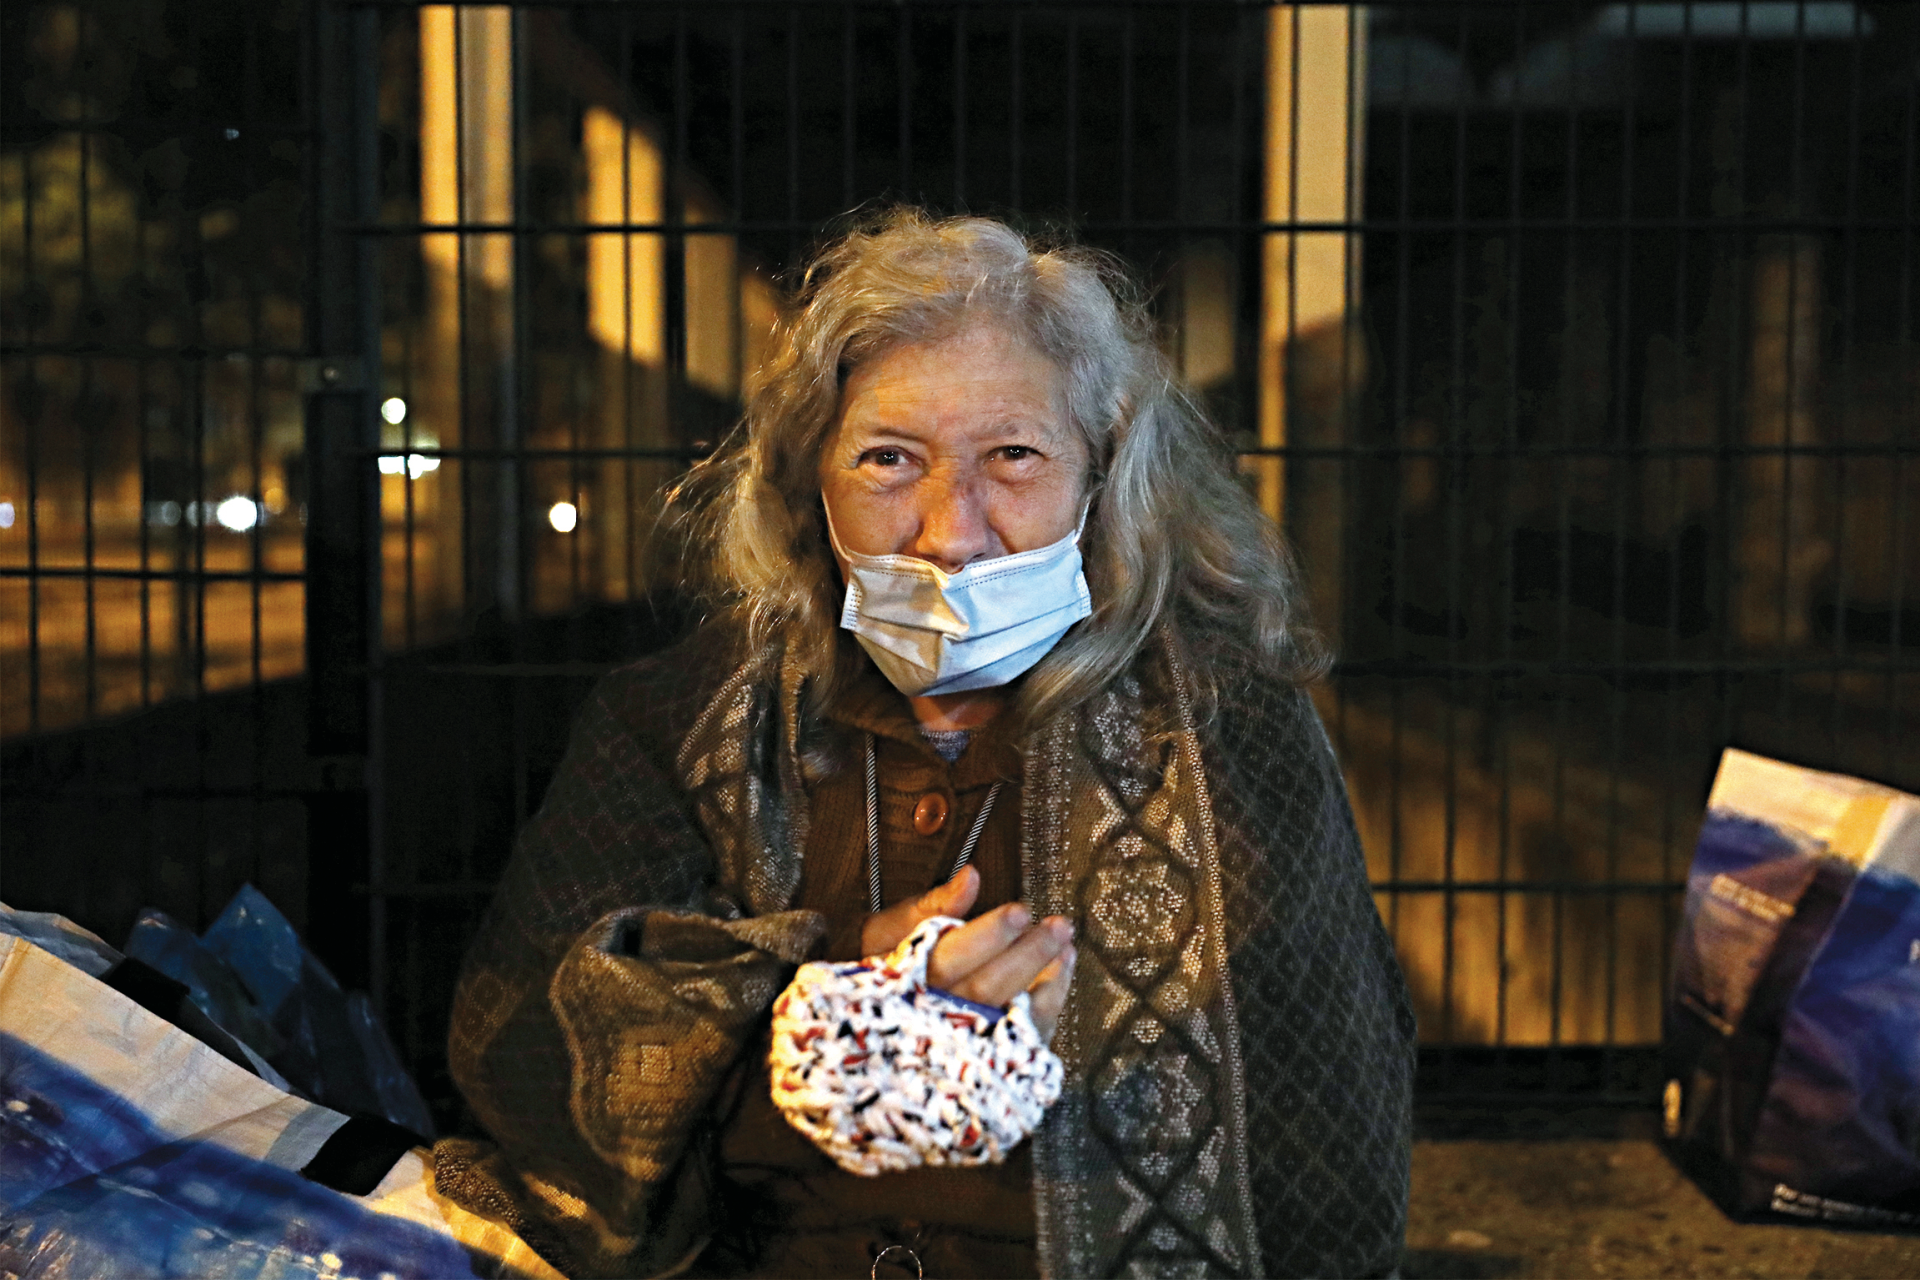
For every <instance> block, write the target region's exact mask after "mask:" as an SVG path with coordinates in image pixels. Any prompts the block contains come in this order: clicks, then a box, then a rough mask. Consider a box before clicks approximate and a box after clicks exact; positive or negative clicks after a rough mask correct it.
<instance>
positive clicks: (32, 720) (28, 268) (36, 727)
mask: <svg viewBox="0 0 1920 1280" xmlns="http://www.w3.org/2000/svg"><path fill="white" fill-rule="evenodd" d="M35 199H36V191H35V183H34V172H33V152H32V151H31V150H29V149H25V148H23V149H22V150H21V151H20V248H21V252H22V258H21V262H22V266H23V267H24V268H25V270H24V272H23V274H24V275H25V277H26V278H25V280H24V281H23V282H22V283H24V284H25V285H26V286H27V288H29V289H32V288H34V286H35V283H36V282H35V280H34V276H35V274H36V272H35V267H36V266H37V265H38V263H39V260H40V254H39V246H38V244H37V243H36V236H35V233H36V231H37V227H36V226H35V219H34V216H33V215H34V203H35ZM26 316H27V345H28V346H29V347H30V348H33V349H34V350H36V351H37V350H38V348H39V346H40V340H39V339H40V333H39V319H38V316H37V315H36V312H35V309H34V308H27V309H26ZM40 370H41V361H40V357H39V356H37V355H34V356H29V357H28V358H27V381H28V384H29V385H30V386H31V387H32V388H33V394H32V395H31V396H29V397H28V398H27V399H28V403H27V404H26V405H25V406H24V409H25V411H24V412H23V413H22V414H21V415H20V416H21V418H22V419H23V424H22V425H23V426H24V427H25V428H26V430H25V433H24V434H25V436H26V448H25V453H26V464H27V492H26V507H27V509H26V510H25V511H24V512H22V513H21V514H20V515H19V516H17V517H15V518H16V519H24V520H25V521H26V525H27V733H28V734H29V735H30V736H33V737H38V736H39V733H40V696H41V695H40V680H41V670H40V515H41V510H40V424H41V419H42V416H43V415H44V414H45V412H46V402H47V396H46V386H45V382H44V381H43V380H42V378H41V376H40Z"/></svg>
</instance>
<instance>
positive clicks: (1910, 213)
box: [1882, 30, 1920, 773]
mask: <svg viewBox="0 0 1920 1280" xmlns="http://www.w3.org/2000/svg"><path fill="white" fill-rule="evenodd" d="M1908 56H1909V58H1910V59H1917V60H1920V30H1916V31H1915V33H1914V39H1913V46H1912V48H1911V50H1910V51H1909V55H1908ZM1904 132H1905V148H1904V149H1905V155H1904V157H1903V161H1904V162H1903V163H1902V164H1901V166H1900V172H1901V173H1902V174H1903V175H1904V183H1905V190H1904V191H1903V192H1902V193H1901V210H1902V214H1901V218H1900V226H1901V236H1900V271H1899V273H1898V275H1897V276H1896V278H1897V279H1898V280H1899V281H1900V286H1899V304H1898V306H1897V308H1896V314H1897V315H1898V316H1899V323H1898V326H1897V330H1896V332H1897V334H1898V336H1897V338H1896V340H1895V343H1894V350H1896V351H1898V352H1902V353H1904V354H1905V356H1906V358H1907V359H1908V360H1909V361H1911V360H1912V359H1913V358H1914V356H1915V355H1916V347H1917V346H1920V333H1916V331H1915V315H1914V312H1915V293H1914V281H1915V278H1916V275H1920V78H1912V79H1909V80H1908V81H1907V119H1906V127H1905V131H1904ZM1901 399H1902V402H1903V403H1902V406H1901V408H1902V412H1901V413H1899V414H1898V415H1897V416H1896V417H1895V419H1894V422H1895V430H1894V433H1893V440H1892V441H1891V444H1892V447H1893V449H1894V457H1893V469H1894V474H1893V503H1894V506H1893V520H1892V525H1893V527H1892V529H1890V530H1889V531H1888V536H1889V538H1890V539H1891V540H1892V543H1893V557H1892V558H1893V564H1892V566H1891V569H1890V571H1889V573H1888V575H1887V577H1888V581H1889V583H1891V587H1890V590H1889V593H1888V594H1889V596H1890V597H1891V598H1890V599H1889V600H1888V601H1887V615H1888V620H1889V624H1890V625H1889V628H1888V632H1889V633H1888V636H1887V649H1888V652H1889V653H1899V652H1900V647H1901V645H1902V644H1904V643H1907V641H1906V638H1905V637H1904V636H1903V634H1902V632H1903V630H1904V629H1905V621H1906V618H1905V614H1906V606H1907V594H1906V591H1907V572H1908V569H1907V548H1908V546H1909V538H1910V534H1909V532H1908V530H1909V528H1910V525H1909V513H1910V512H1911V510H1912V493H1913V485H1912V484H1911V483H1910V482H1909V480H1908V476H1909V475H1910V474H1911V472H1912V469H1913V458H1912V454H1911V452H1910V451H1909V450H1908V449H1907V448H1905V447H1904V446H1910V445H1912V444H1913V443H1914V442H1915V441H1916V438H1920V434H1917V433H1916V430H1915V427H1916V423H1920V380H1916V379H1912V378H1909V379H1907V382H1906V389H1905V392H1904V394H1903V395H1902V397H1901ZM1900 693H1901V683H1900V678H1899V676H1898V675H1896V674H1895V672H1894V664H1893V663H1888V664H1887V678H1886V693H1885V696H1884V698H1883V701H1884V702H1885V703H1886V708H1887V715H1886V729H1885V733H1884V735H1883V737H1882V741H1883V742H1884V744H1885V746H1884V748H1883V757H1882V758H1883V760H1884V761H1885V763H1884V765H1883V768H1884V769H1885V770H1886V771H1887V772H1888V773H1891V772H1892V770H1893V762H1894V755H1895V750H1896V744H1898V743H1900V742H1901V740H1902V734H1901V732H1900V725H1901V722H1900Z"/></svg>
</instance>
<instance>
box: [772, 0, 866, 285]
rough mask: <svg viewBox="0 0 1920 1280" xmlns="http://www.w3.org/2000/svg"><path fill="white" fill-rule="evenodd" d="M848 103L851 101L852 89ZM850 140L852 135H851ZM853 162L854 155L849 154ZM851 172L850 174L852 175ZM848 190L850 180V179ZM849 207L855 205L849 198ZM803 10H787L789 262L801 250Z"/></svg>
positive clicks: (850, 66) (849, 61) (850, 68)
mask: <svg viewBox="0 0 1920 1280" xmlns="http://www.w3.org/2000/svg"><path fill="white" fill-rule="evenodd" d="M847 22H848V24H849V26H848V31H849V39H850V38H851V31H852V27H851V24H852V22H853V14H852V10H851V9H849V10H848V14H847ZM846 66H847V75H848V77H849V80H848V83H849V85H850V84H851V83H852V81H851V77H852V74H853V59H852V55H851V46H849V53H848V57H847V63H846ZM848 92H849V101H851V92H852V91H851V89H849V90H848ZM849 136H851V135H849ZM847 154H848V158H849V160H851V158H852V154H853V153H852V151H851V150H849V151H848V153H847ZM852 172H853V170H852V168H851V167H849V168H848V170H847V173H848V174H849V175H851V174H852ZM848 189H849V190H851V189H852V188H851V178H850V177H849V187H848ZM848 203H852V200H851V197H849V200H848ZM800 237H801V231H800V7H799V6H798V5H793V6H791V7H789V8H788V9H787V261H789V262H792V261H793V260H794V259H795V258H797V257H798V256H799V249H800Z"/></svg>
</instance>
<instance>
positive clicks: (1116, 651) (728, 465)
mask: <svg viewBox="0 0 1920 1280" xmlns="http://www.w3.org/2000/svg"><path fill="white" fill-rule="evenodd" d="M982 319H984V320H989V321H991V322H993V323H996V324H998V325H1001V326H1003V327H1005V328H1006V329H1007V330H1008V331H1009V332H1011V333H1014V334H1017V335H1019V336H1020V337H1022V338H1024V339H1026V340H1027V341H1028V342H1029V343H1031V344H1032V345H1033V346H1034V347H1035V349H1037V350H1039V351H1040V352H1042V353H1044V354H1045V355H1046V356H1048V357H1049V358H1050V359H1051V360H1053V361H1054V363H1055V364H1056V365H1058V366H1059V368H1060V369H1062V370H1063V371H1064V372H1065V374H1066V378H1065V382H1066V394H1067V412H1068V416H1069V418H1070V419H1071V422H1072V425H1073V426H1074V428H1076V429H1077V430H1078V431H1079V432H1080V434H1081V436H1082V437H1083V438H1084V440H1085V441H1086V445H1087V455H1088V457H1089V458H1090V459H1091V463H1090V467H1089V474H1088V476H1087V481H1086V483H1087V496H1088V498H1089V499H1090V508H1089V512H1088V516H1087V524H1086V531H1085V534H1084V535H1083V538H1082V542H1081V547H1082V555H1083V558H1084V561H1085V565H1086V575H1087V584H1088V586H1089V588H1090V589H1091V591H1092V594H1093V604H1094V611H1093V616H1092V617H1091V618H1088V619H1087V620H1085V621H1084V622H1082V623H1080V624H1078V625H1077V626H1075V627H1074V628H1073V629H1072V630H1071V631H1069V632H1068V633H1067V635H1066V636H1065V637H1064V638H1063V639H1062V640H1061V642H1060V643H1059V644H1058V645H1056V646H1055V647H1054V649H1053V651H1052V652H1051V653H1049V654H1048V655H1047V657H1046V658H1044V659H1043V660H1042V661H1041V662H1040V663H1039V664H1038V665H1037V666H1035V667H1034V668H1033V670H1032V671H1031V672H1030V673H1029V674H1028V675H1027V678H1026V680H1025V682H1024V684H1023V686H1022V687H1021V689H1020V691H1019V695H1018V698H1017V700H1016V702H1015V704H1014V707H1013V712H1014V714H1016V715H1017V716H1019V717H1020V718H1021V722H1022V723H1023V724H1028V725H1032V724H1038V723H1040V722H1041V720H1043V719H1045V718H1046V717H1048V716H1050V715H1052V714H1053V713H1055V712H1058V711H1060V710H1063V709H1065V708H1068V707H1072V706H1075V705H1077V704H1078V703H1080V702H1081V701H1083V700H1085V699H1086V698H1088V697H1090V696H1091V695H1092V694H1094V693H1095V692H1097V691H1098V690H1099V689H1100V688H1101V687H1102V686H1103V685H1105V684H1106V683H1107V682H1108V681H1110V680H1111V679H1113V678H1114V677H1115V676H1116V675H1118V674H1119V673H1121V672H1123V671H1125V670H1127V669H1128V667H1129V666H1130V665H1131V664H1132V663H1133V661H1134V659H1135V658H1136V657H1137V656H1138V655H1139V653H1140V652H1141V650H1142V649H1143V648H1144V647H1145V646H1146V645H1148V644H1149V643H1150V642H1151V641H1152V638H1153V636H1154V634H1155V632H1156V630H1157V629H1158V628H1159V627H1160V626H1161V624H1162V623H1163V622H1165V621H1167V620H1169V619H1175V620H1177V626H1176V630H1177V633H1178V636H1179V639H1180V642H1181V643H1182V645H1183V647H1184V648H1186V649H1188V650H1190V651H1194V652H1196V654H1198V655H1202V656H1201V660H1200V661H1197V662H1195V663H1193V664H1191V665H1192V666H1193V668H1194V670H1193V675H1195V676H1196V677H1198V678H1199V685H1200V689H1199V691H1200V693H1201V694H1202V695H1203V698H1204V699H1205V703H1206V706H1207V707H1208V708H1209V709H1210V705H1211V701H1212V699H1211V694H1212V692H1213V691H1212V688H1211V682H1210V681H1209V680H1208V678H1207V677H1208V672H1209V669H1210V667H1211V665H1212V664H1211V663H1209V662H1207V661H1206V660H1205V658H1204V656H1203V655H1204V654H1205V653H1206V652H1208V651H1210V650H1217V649H1218V648H1219V647H1221V646H1223V645H1224V646H1226V647H1227V648H1230V649H1232V650H1235V651H1238V652H1239V654H1240V655H1241V656H1243V657H1244V658H1245V659H1247V660H1250V661H1251V662H1252V663H1253V664H1254V665H1256V666H1258V667H1261V668H1265V669H1266V670H1268V671H1270V672H1272V673H1273V674H1275V675H1278V676H1280V677H1282V678H1285V679H1289V680H1293V681H1296V682H1305V681H1307V680H1310V679H1312V678H1314V677H1316V676H1318V675H1319V674H1320V673H1321V672H1322V671H1324V669H1325V666H1326V658H1325V655H1324V652H1323V650H1322V648H1321V646H1320V644H1319V643H1318V641H1317V639H1316V638H1315V637H1314V636H1313V635H1312V633H1311V632H1310V631H1309V630H1308V629H1307V627H1306V625H1305V622H1304V618H1303V611H1302V607H1301V601H1300V591H1299V587H1298V580H1297V578H1296V576H1295V573H1294V571H1293V563H1292V557H1291V555H1290V553H1289V551H1288V549H1287V546H1286V543H1285V541H1284V540H1283V538H1282V537H1281V535H1280V532H1279V530H1278V529H1276V528H1275V527H1274V524H1273V522H1272V521H1271V520H1270V519H1268V518H1267V516H1266V515H1265V514H1264V513H1263V512H1261V510H1260V509H1259V507H1258V506H1257V505H1256V504H1255V503H1254V501H1253V499H1252V498H1251V496H1250V495H1249V494H1248V492H1247V490H1246V489H1245V488H1244V487H1243V486H1242V485H1241V483H1240V482H1239V480H1238V478H1237V477H1236V476H1235V475H1234V472H1233V469H1232V459H1231V455H1230V453H1229V452H1228V450H1227V448H1226V445H1225V441H1224V439H1223V437H1222V436H1221V433H1220V432H1219V431H1218V430H1216V429H1215V428H1214V427H1213V426H1212V424H1211V423H1209V422H1208V421H1207V419H1206V416H1205V415H1204V413H1203V412H1202V411H1201V410H1200V408H1199V406H1198V405H1197V404H1196V403H1195V401H1194V400H1193V398H1192V397H1191V396H1190V395H1189V394H1188V393H1187V391H1186V390H1185V389H1184V388H1183V387H1182V386H1181V385H1180V384H1179V382H1178V381H1177V379H1176V378H1175V377H1174V376H1173V374H1172V371H1171V367H1170V366H1169V364H1168V362H1167V359H1166V357H1165V356H1164V355H1163V354H1162V353H1161V351H1160V349H1159V347H1158V345H1157V343H1156V342H1155V339H1154V327H1153V323H1152V320H1151V318H1150V316H1149V315H1148V313H1147V310H1146V307H1145V305H1144V300H1143V297H1142V293H1141V290H1140V289H1139V287H1138V286H1137V285H1136V284H1135V283H1134V282H1133V280H1132V278H1131V277H1130V275H1129V274H1128V272H1127V271H1126V270H1125V268H1124V267H1122V266H1121V264H1120V263H1119V261H1118V260H1117V259H1115V258H1113V257H1111V256H1110V255H1107V254H1103V253H1100V252H1098V251H1095V250H1090V249H1086V248H1082V247H1076V246H1071V245H1052V246H1042V245H1038V244H1034V243H1030V242H1029V241H1028V240H1027V239H1025V238H1023V237H1022V236H1021V235H1020V234H1019V233H1018V232H1016V231H1014V230H1013V229H1012V228H1011V227H1008V226H1007V225H1006V224H1004V223H1001V222H996V221H993V220H992V219H988V218H946V219H935V218H932V217H930V216H929V215H927V214H926V213H924V212H922V211H920V210H917V209H911V208H907V209H896V210H892V211H889V212H886V213H884V214H880V215H878V216H877V217H874V218H872V219H870V220H869V221H868V222H866V223H865V224H864V225H861V226H859V227H857V228H856V229H855V230H853V231H851V232H850V233H849V234H847V235H845V236H843V237H842V238H841V239H839V240H838V241H836V242H834V243H833V244H831V245H829V246H828V247H827V248H826V249H824V250H823V251H822V252H820V253H819V254H818V255H817V256H816V257H815V258H814V259H813V261H812V263H811V264H810V265H809V266H808V267H807V269H806V272H805V274H804V276H803V277H802V279H801V287H800V290H799V293H798V296H797V298H795V299H794V304H793V306H792V307H791V308H790V309H789V310H788V312H787V314H786V316H785V318H784V319H783V320H782V322H781V325H780V327H779V330H778V332H777V333H776V335H775V339H774V343H773V350H774V355H773V357H772V359H771V360H770V361H769V362H768V364H767V365H766V366H765V367H764V368H763V369H762V370H761V371H760V376H759V378H758V381H757V383H756V384H755V386H754V388H753V390H752V392H751V394H750V397H749V400H748V404H747V410H746V415H745V417H744V418H743V419H742V421H741V423H740V425H739V426H738V427H737V428H736V429H735V431H734V432H733V433H732V435H731V436H730V438H729V439H728V440H727V441H726V442H725V443H724V444H723V445H722V446H721V447H720V449H719V450H718V451H717V452H716V453H715V454H714V455H713V456H712V457H710V458H708V459H707V460H706V461H704V462H702V463H701V464H700V465H699V466H698V467H696V468H695V469H694V470H693V472H692V473H690V475H689V477H688V479H687V481H686V482H685V483H684V484H683V485H681V486H680V488H679V489H678V490H677V491H676V493H675V494H674V496H673V499H672V500H671V502H670V508H677V509H678V510H679V511H681V512H682V513H684V515H685V517H686V524H687V526H688V527H687V532H688V534H689V545H690V547H691V549H692V550H693V552H694V554H695V555H696V557H698V560H697V561H696V563H695V564H694V565H693V566H691V567H692V568H693V570H694V575H695V579H696V581H697V582H701V583H702V585H703V586H704V587H705V588H706V591H707V593H708V594H709V596H710V598H713V600H714V603H717V604H719V605H721V606H722V607H723V608H724V609H726V610H727V611H728V612H730V613H731V614H732V615H733V616H734V618H735V619H736V621H737V622H738V623H739V625H740V626H741V627H742V629H743V630H744V633H745V639H746V641H747V643H748V646H749V651H750V652H762V651H765V650H766V649H767V647H768V645H769V644H770V643H771V642H773V641H775V640H780V641H783V642H784V644H785V646H786V649H787V652H788V653H790V654H793V655H795V656H798V657H799V658H800V659H801V660H802V661H803V662H805V663H806V669H807V670H809V671H811V672H812V673H814V696H815V698H816V700H817V701H818V702H821V703H826V702H830V701H831V700H832V699H833V698H834V697H835V696H836V694H837V692H838V690H840V689H842V688H844V687H845V682H846V680H847V679H848V678H849V677H850V676H851V675H852V674H853V672H854V671H856V670H857V669H858V664H860V663H863V662H865V661H866V657H865V655H864V654H863V653H861V652H860V650H859V648H858V646H857V645H856V644H854V643H852V642H851V638H850V637H847V636H845V635H843V633H842V632H841V630H840V628H839V625H838V620H839V614H840V607H841V602H842V599H843V592H844V587H843V585H842V583H841V581H840V577H839V570H838V567H837V565H836V564H835V562H834V559H833V555H832V551H831V549H830V548H829V546H828V543H827V537H826V531H825V528H826V527H825V522H824V517H823V514H822V511H823V509H822V505H821V501H820V480H819V463H820V455H821V452H822V450H823V449H824V448H825V447H826V444H827V441H828V438H829V435H830V434H831V432H832V429H833V424H834V421H835V419H836V417H837V414H838V410H839V403H840V392H841V388H842V386H843V385H844V383H845V381H846V376H847V373H848V371H849V370H851V369H852V368H853V367H854V366H856V365H858V364H859V363H860V362H861V361H863V360H868V359H871V358H872V357H874V356H875V355H876V354H878V353H880V352H882V351H885V350H887V349H888V348H890V347H892V346H894V345H895V344H899V343H906V342H922V341H928V340H933V339H937V338H940V337H942V336H945V335H947V334H949V333H952V332H955V331H957V330H958V329H959V328H961V327H962V326H963V325H965V324H967V323H969V322H971V321H975V320H982ZM1205 713H1206V712H1205V711H1203V714H1205Z"/></svg>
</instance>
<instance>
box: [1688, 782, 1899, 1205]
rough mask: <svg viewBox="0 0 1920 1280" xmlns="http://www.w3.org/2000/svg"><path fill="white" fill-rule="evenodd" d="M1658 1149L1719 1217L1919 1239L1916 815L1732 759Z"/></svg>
mask: <svg viewBox="0 0 1920 1280" xmlns="http://www.w3.org/2000/svg"><path fill="white" fill-rule="evenodd" d="M1665 1058H1666V1064H1667V1075H1668V1083H1667V1088H1666V1098H1665V1133H1666V1137H1667V1140H1668V1144H1669V1149H1670V1150H1671V1151H1672V1153H1673V1155H1674V1157H1675V1159H1676V1160H1677V1161H1678V1162H1679V1163H1680V1165H1681V1166H1682V1167H1683V1168H1685V1169H1686V1170H1687V1171H1688V1172H1689V1173H1690V1174H1691V1175H1692V1176H1693V1177H1694V1178H1695V1180H1696V1181H1698V1182H1699V1183H1700V1185H1701V1186H1702V1187H1703V1188H1704V1189H1705V1190H1706V1191H1707V1192H1708V1193H1709V1194H1710V1195H1712V1196H1713V1197H1714V1199H1715V1200H1717V1201H1718V1202H1719V1203H1720V1205H1721V1206H1722V1207H1723V1208H1724V1209H1726V1210H1727V1211H1728V1212H1729V1213H1733V1214H1736V1215H1766V1214H1770V1213H1771V1214H1786V1215H1791V1216H1794V1217H1802V1218H1819V1219H1824V1220H1827V1221H1837V1222H1851V1223H1855V1224H1859V1225H1910V1226H1920V799H1916V798H1915V797H1913V796H1910V795H1907V794H1905V793H1903V792H1900V791H1895V790H1893V789H1891V788H1889V787H1882V786H1878V785H1875V784H1873V783H1870V782H1863V781H1861V780H1859V779H1857V778H1848V777H1843V776H1840V775H1837V774H1830V773H1819V772H1816V771H1814V770H1811V769H1802V768H1798V767H1795V766H1793V765H1788V764H1782V763H1780V762H1778V761H1774V760H1767V759H1764V758H1762V757H1760V756H1754V755H1749V754H1747V753H1745V752H1741V751H1728V752H1727V753H1726V754H1725V755H1724V756H1723V757H1722V759H1721V763H1720V770H1719V773H1718V775H1717V776H1716V777H1715V779H1714V784H1713V792H1712V795H1711V796H1710V797H1709V799H1708V802H1707V816H1706V820H1705V822H1704V824H1703V825H1702V827H1701V831H1700V840H1699V844H1698V846H1697V847H1696V849H1695V852H1694V859H1693V867H1692V870H1691V871H1690V873H1689V875H1688V878H1687V899H1686V913H1685V917H1684V920H1683V922H1682V924H1681V926H1680V932H1679V938H1678V940H1677V942H1676V944H1675V948H1674V965H1673V979H1672V987H1671V989H1670V992H1669V999H1668V1004H1667V1015H1666V1047H1665Z"/></svg>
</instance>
